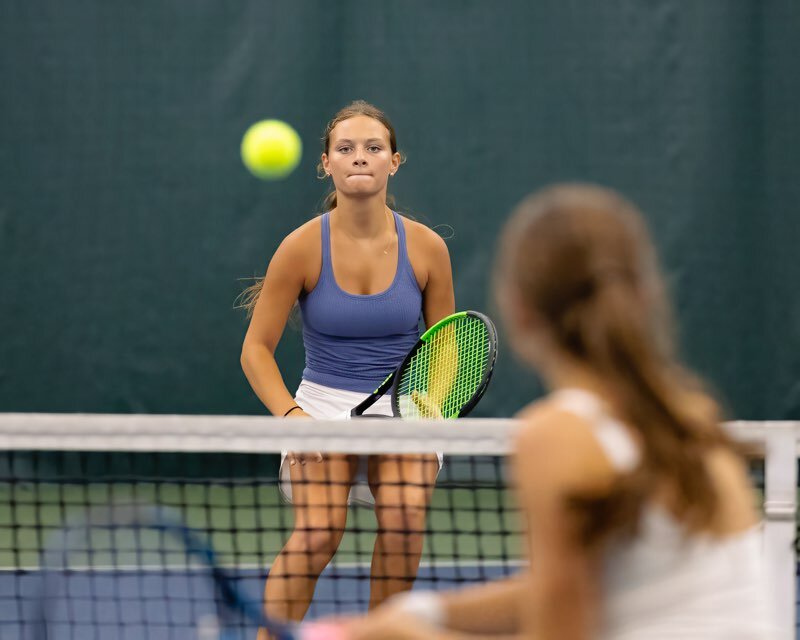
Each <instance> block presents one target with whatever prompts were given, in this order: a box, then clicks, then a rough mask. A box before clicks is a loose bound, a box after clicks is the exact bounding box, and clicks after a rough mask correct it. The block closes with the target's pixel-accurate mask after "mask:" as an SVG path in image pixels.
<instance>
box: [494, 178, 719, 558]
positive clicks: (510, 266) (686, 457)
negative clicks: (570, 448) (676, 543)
mask: <svg viewBox="0 0 800 640" xmlns="http://www.w3.org/2000/svg"><path fill="white" fill-rule="evenodd" d="M498 255H499V260H498V267H497V271H496V277H497V278H498V286H501V287H503V286H505V287H513V289H514V291H515V294H516V296H517V298H518V299H519V300H520V303H521V304H522V305H523V306H525V307H526V308H528V309H530V310H531V311H533V312H534V313H535V314H536V316H537V317H538V318H541V319H542V322H543V324H544V326H545V329H544V331H545V332H546V333H547V335H548V337H549V339H551V340H552V341H554V343H555V344H556V346H557V348H558V349H559V350H560V351H561V352H562V353H565V354H568V355H569V356H570V357H572V358H574V359H576V360H577V361H579V362H582V363H584V364H585V365H587V366H588V367H590V368H591V369H592V370H593V371H595V372H596V373H597V374H599V375H600V376H601V377H602V380H603V381H604V384H605V385H606V388H607V389H608V391H609V393H610V395H611V400H612V402H613V405H614V407H615V409H617V410H618V411H619V412H620V413H621V416H620V417H621V418H622V419H623V420H625V421H626V422H627V423H628V424H629V425H630V426H631V427H632V428H634V429H636V431H637V432H638V433H639V434H640V436H641V441H642V443H643V460H642V464H641V465H639V467H638V468H637V469H636V470H634V471H633V472H631V473H628V474H624V475H622V476H620V477H619V479H618V481H617V482H616V484H615V486H614V488H613V489H612V491H611V492H610V493H609V494H607V495H605V496H600V497H598V496H573V498H572V499H571V500H570V503H571V505H572V506H573V507H575V508H576V513H577V515H578V516H579V522H580V523H581V524H580V525H579V527H580V529H579V531H580V535H581V536H582V538H583V540H584V542H586V543H587V544H590V543H595V542H598V541H600V540H602V539H605V538H606V537H607V535H608V534H610V533H612V532H620V531H626V532H628V533H633V532H634V531H635V530H636V526H637V523H638V521H639V516H640V514H641V509H642V507H643V505H644V503H645V501H646V500H647V499H648V498H649V497H650V496H651V495H652V493H653V491H654V490H655V487H656V483H658V482H660V481H663V480H665V479H666V480H668V481H670V482H671V483H672V484H673V485H674V487H675V490H676V494H677V495H676V497H677V501H676V507H677V509H678V516H679V518H680V519H681V521H682V522H683V523H684V524H685V526H686V527H687V528H688V529H690V530H700V529H702V528H703V527H705V526H707V525H708V524H709V523H710V521H711V518H712V517H713V516H714V514H715V512H716V507H717V504H718V502H717V501H718V496H717V493H716V491H715V489H714V487H713V484H712V480H711V477H710V476H709V474H708V472H707V470H706V467H705V465H704V456H705V453H706V452H707V451H708V450H709V449H710V448H713V447H716V446H731V444H730V441H729V440H728V439H727V437H726V436H725V434H724V432H723V431H722V429H721V427H720V425H719V423H718V409H717V405H716V403H714V402H713V400H711V398H710V396H708V395H707V394H706V393H705V392H704V391H703V389H702V385H701V384H700V382H699V380H698V378H696V377H695V376H694V375H693V374H691V373H689V372H688V371H687V370H685V369H684V368H683V367H681V366H680V364H679V363H678V361H677V359H676V357H675V355H674V348H673V339H672V331H671V322H670V313H669V305H668V304H667V301H666V296H665V294H664V285H663V278H662V277H661V275H660V272H659V269H658V265H657V261H656V257H655V250H654V248H653V245H652V242H651V241H650V238H649V235H648V233H647V230H646V228H645V225H644V222H643V219H642V216H641V214H640V213H639V212H638V211H637V209H636V207H635V206H634V205H633V204H631V203H630V202H628V201H627V200H625V199H624V198H623V197H621V196H620V195H618V194H616V193H614V192H612V191H610V190H607V189H603V188H601V187H596V186H591V185H558V186H555V187H551V188H548V189H546V190H544V191H542V192H540V193H538V194H534V195H532V196H529V197H528V198H527V199H525V200H524V201H523V202H522V203H521V204H520V205H519V206H518V207H517V209H516V210H515V211H514V213H513V215H512V218H511V220H510V221H509V223H508V224H507V226H506V229H505V231H504V233H503V236H502V240H501V244H500V251H499V253H498ZM703 397H705V399H706V400H707V402H702V403H698V402H697V401H696V400H697V399H698V398H703ZM698 404H702V405H703V407H704V408H703V409H702V410H700V409H698ZM709 408H712V409H713V410H711V411H709V410H708V409H709Z"/></svg>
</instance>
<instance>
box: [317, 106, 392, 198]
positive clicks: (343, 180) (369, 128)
mask: <svg viewBox="0 0 800 640" xmlns="http://www.w3.org/2000/svg"><path fill="white" fill-rule="evenodd" d="M322 166H323V167H324V168H325V171H326V172H327V173H329V174H330V175H331V177H332V178H333V183H334V184H335V185H336V189H337V191H339V192H341V193H344V194H346V195H349V196H356V197H357V196H359V195H362V196H370V195H374V194H376V193H380V192H381V191H385V189H386V183H387V181H388V179H389V176H390V175H392V174H394V172H395V171H397V168H398V166H400V154H399V153H392V147H391V145H390V143H389V131H388V130H387V129H386V127H384V126H383V125H382V124H381V123H380V122H378V121H377V120H375V119H374V118H370V117H368V116H354V117H352V118H348V119H347V120H343V121H342V122H340V123H339V124H337V125H336V126H335V127H334V129H333V131H331V136H330V146H329V147H328V153H323V154H322Z"/></svg>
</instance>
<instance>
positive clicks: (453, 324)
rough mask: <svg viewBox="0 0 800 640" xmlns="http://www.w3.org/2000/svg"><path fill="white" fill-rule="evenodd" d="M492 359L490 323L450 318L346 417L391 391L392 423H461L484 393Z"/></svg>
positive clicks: (474, 315)
mask: <svg viewBox="0 0 800 640" xmlns="http://www.w3.org/2000/svg"><path fill="white" fill-rule="evenodd" d="M496 358H497V331H496V330H495V327H494V324H493V323H492V321H491V320H490V319H489V318H487V317H486V316H485V315H483V314H482V313H478V312H477V311H461V312H459V313H454V314H453V315H451V316H447V317H446V318H443V319H442V320H440V321H439V322H437V323H436V324H435V325H433V326H432V327H431V328H430V329H428V330H427V331H426V332H425V333H423V334H422V335H421V336H420V338H419V340H417V343H416V344H415V345H414V347H413V348H412V349H411V351H409V352H408V355H406V357H405V359H404V360H403V362H402V363H401V364H400V366H399V367H398V368H397V369H395V370H394V371H393V372H392V373H390V374H389V375H388V376H387V377H386V379H385V380H384V381H383V382H382V383H381V384H380V386H379V387H378V388H377V389H375V391H373V392H372V393H371V394H370V395H369V397H367V398H366V399H364V400H363V401H362V402H361V403H360V404H359V405H358V406H357V407H355V408H354V409H352V410H351V412H350V416H351V417H358V416H361V415H362V414H363V413H364V411H366V410H367V409H368V408H369V407H371V406H372V405H373V404H375V402H376V401H377V400H378V398H380V397H381V396H383V395H384V394H385V393H386V392H387V391H390V390H391V401H392V414H393V415H394V417H396V418H412V419H414V418H432V419H439V418H444V419H446V418H463V417H464V416H466V415H468V414H469V413H470V411H472V410H473V409H474V408H475V405H477V404H478V401H479V400H480V399H481V397H482V396H483V394H484V393H485V391H486V387H487V386H488V385H489V380H490V379H491V377H492V371H493V370H494V363H495V360H496Z"/></svg>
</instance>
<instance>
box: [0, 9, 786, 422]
mask: <svg viewBox="0 0 800 640" xmlns="http://www.w3.org/2000/svg"><path fill="white" fill-rule="evenodd" d="M798 33H800V5H798V4H797V3H796V2H794V1H793V0H775V1H770V0H749V1H745V0H741V1H736V0H730V1H728V0H714V1H712V0H705V1H703V2H680V1H677V0H668V1H667V0H665V1H660V2H656V1H651V2H644V1H638V0H628V1H621V0H616V1H609V2H603V3H596V2H589V1H588V0H587V1H586V2H578V1H576V0H560V1H558V2H530V1H529V0H518V1H507V2H488V1H478V0H475V1H458V2H457V1H447V2H443V1H440V2H428V1H426V2H421V1H420V2H416V1H414V2H409V1H406V2H372V3H367V2H355V1H342V0H340V1H338V2H316V1H314V2H311V1H299V2H289V1H287V2H270V1H266V0H249V1H245V0H236V1H235V2H223V1H217V2H211V1H203V2H201V1H194V2H191V3H187V2H182V1H179V0H170V1H167V0H151V1H149V2H136V3H133V2H116V1H111V2H106V1H101V0H96V1H95V2H89V1H87V0H76V1H73V2H63V1H62V0H51V1H49V2H44V1H39V2H37V1H35V0H3V2H2V4H0V273H1V274H2V283H1V284H0V305H2V311H0V410H4V411H121V412H130V411H135V412H139V411H143V412H186V413H205V412H211V413H258V412H261V411H262V408H261V407H260V405H259V403H258V402H257V400H256V399H255V398H254V396H253V395H252V393H251V391H250V389H249V387H248V386H247V383H246V381H245V379H244V377H243V375H242V374H241V371H240V369H239V362H238V360H239V348H240V344H241V339H242V337H243V334H244V331H245V327H246V323H245V320H244V318H243V316H242V314H241V313H239V312H237V311H234V310H233V309H232V303H233V300H234V298H235V297H236V295H237V293H238V292H239V291H240V290H241V288H242V286H243V283H242V282H241V281H240V280H239V279H240V278H242V277H246V276H252V275H254V274H260V273H263V271H264V269H265V267H266V264H267V261H268V259H269V256H270V255H271V253H272V252H273V251H274V249H275V247H276V246H277V244H278V242H279V241H280V240H281V238H282V237H283V236H284V235H285V234H286V233H288V232H289V231H290V230H291V229H292V228H294V227H295V226H297V225H298V224H300V223H302V222H303V221H304V220H306V219H308V218H309V217H310V216H312V215H313V214H314V213H315V212H316V211H317V209H318V205H319V202H320V200H321V197H322V196H323V192H324V185H323V184H321V183H320V182H318V181H317V179H316V177H315V164H316V160H317V155H318V152H319V146H318V137H319V135H320V133H321V130H322V128H323V126H324V124H325V122H326V121H327V120H328V119H329V118H330V117H331V116H332V114H333V113H334V112H335V111H336V110H337V109H338V108H339V107H341V106H342V105H344V104H346V103H347V102H349V101H351V100H353V99H355V98H364V99H367V100H370V101H373V102H375V103H376V104H378V105H379V106H381V107H383V108H384V109H386V111H387V112H388V113H389V114H390V116H391V117H392V118H393V120H394V122H395V125H396V128H397V130H398V135H399V141H400V145H401V147H402V148H403V149H404V150H405V152H406V153H407V155H408V163H407V164H406V166H404V167H403V168H402V170H401V172H400V173H399V174H398V177H397V179H396V181H395V182H394V187H393V190H394V192H395V195H396V196H397V198H398V201H399V204H400V206H401V208H402V209H404V210H406V211H408V212H411V213H413V214H414V215H415V216H416V217H417V218H418V219H420V220H423V221H425V222H427V223H429V224H430V225H432V226H439V225H442V229H443V230H444V231H443V232H446V230H447V229H446V227H445V226H444V225H449V226H450V227H452V228H453V229H454V234H453V237H452V238H451V239H450V240H449V241H448V243H449V247H450V251H451V254H452V258H453V266H454V272H455V280H456V295H457V306H458V307H459V308H469V307H473V308H478V309H490V310H491V306H490V302H489V294H488V290H487V273H488V270H489V268H490V264H491V253H492V248H493V247H492V243H493V240H492V239H493V238H494V236H495V235H496V232H497V230H498V228H499V227H500V225H501V223H502V221H503V219H504V217H505V215H506V213H507V212H508V210H509V209H510V208H511V206H512V205H513V204H514V203H515V202H516V201H518V200H519V199H520V198H521V197H522V196H523V195H524V194H525V193H526V192H528V191H530V190H532V189H534V188H536V187H539V186H542V185H544V184H546V183H548V182H551V181H554V180H566V179H569V180H576V179H577V180H591V181H597V182H601V183H604V184H607V185H610V186H612V187H615V188H618V189H621V190H622V191H623V192H625V193H626V194H628V195H629V196H630V197H631V198H633V199H634V200H635V201H636V202H637V203H639V204H640V206H641V207H642V208H643V209H644V210H645V211H646V212H647V215H648V218H649V220H650V223H651V226H652V229H653V231H654V234H655V236H656V239H657V242H658V245H659V248H660V250H661V252H662V257H663V262H664V264H665V267H666V270H667V273H668V275H669V280H670V284H671V287H672V291H673V293H674V297H675V301H676V306H677V309H678V317H679V319H680V321H681V325H682V334H683V340H682V343H683V346H684V349H683V350H684V353H685V355H686V358H687V359H688V361H689V362H690V364H691V365H693V366H694V367H696V368H697V369H698V370H699V371H700V372H701V373H703V374H705V375H706V376H707V377H709V378H710V380H711V381H712V383H713V384H714V385H715V386H716V387H717V388H718V389H719V391H720V392H721V393H722V395H723V396H724V397H725V398H726V399H727V400H728V403H729V405H730V407H731V412H732V413H733V414H734V415H735V416H737V417H741V418H772V419H775V418H782V417H790V416H791V417H794V418H800V299H799V296H798V286H799V285H800V260H798V258H797V255H796V254H797V247H798V246H800V223H799V222H798V219H799V218H798V215H800V214H798V203H800V171H799V170H798V166H799V164H800V151H798V149H800V116H799V115H798V114H799V113H800V73H798V70H797V62H798V60H800V38H798V35H797V34H798ZM265 117H277V118H282V119H285V120H287V121H289V122H290V123H292V124H293V125H294V126H295V127H296V128H297V129H298V131H299V132H300V134H301V135H302V137H303V141H304V144H305V145H306V154H305V156H304V158H303V161H302V163H301V165H300V167H299V169H298V170H297V172H296V173H295V174H293V175H292V176H291V177H290V178H289V179H287V180H286V181H284V182H280V183H274V184H268V183H261V182H258V181H257V180H255V179H253V178H252V177H250V176H249V175H248V174H247V173H246V172H245V171H244V169H243V168H242V166H241V164H240V161H239V157H238V144H239V140H240V137H241V134H242V133H243V131H244V130H245V128H246V127H247V125H248V124H250V123H251V122H253V121H255V120H258V119H261V118H265ZM278 355H279V360H280V363H281V365H282V368H283V370H284V372H285V375H286V378H287V381H288V382H289V383H290V384H291V385H292V386H293V385H294V384H296V383H297V381H298V378H299V374H300V371H301V369H302V347H301V343H300V336H299V333H298V332H296V331H291V330H290V331H288V332H287V334H286V336H285V338H284V341H283V343H282V344H281V346H280V348H279V352H278ZM520 373H521V370H520V369H519V368H518V365H517V364H515V363H514V362H513V361H512V359H511V357H510V354H509V353H508V352H507V351H503V352H501V359H500V361H499V368H498V373H497V377H496V380H495V382H494V385H493V387H492V388H491V389H490V391H489V393H488V394H487V397H486V399H485V401H484V402H483V403H482V405H481V406H480V411H479V413H480V414H481V415H500V416H505V415H510V414H511V413H512V412H513V411H514V410H516V409H517V408H518V407H519V406H520V405H522V404H523V403H524V402H525V401H526V400H528V399H529V398H531V397H533V396H534V395H536V394H538V393H539V392H540V389H539V386H538V384H537V382H536V381H535V379H534V378H533V377H532V376H529V375H520Z"/></svg>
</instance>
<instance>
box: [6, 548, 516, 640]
mask: <svg viewBox="0 0 800 640" xmlns="http://www.w3.org/2000/svg"><path fill="white" fill-rule="evenodd" d="M509 572H510V570H509V568H508V567H507V566H506V567H504V566H502V565H499V564H498V565H465V564H457V565H440V564H437V565H435V566H431V565H423V566H421V567H420V571H419V575H418V579H417V583H416V587H415V588H422V589H450V588H454V587H456V586H459V585H464V584H465V583H466V582H476V581H485V580H490V579H494V578H500V577H502V576H504V575H508V574H509ZM229 575H233V576H234V578H235V582H236V584H237V585H238V586H239V588H240V589H241V591H242V593H243V594H244V595H245V596H246V597H247V598H249V599H251V600H252V601H255V602H258V601H260V599H261V594H262V591H263V588H264V580H265V579H266V572H263V571H259V570H258V569H240V570H237V571H229ZM368 576H369V567H368V566H357V565H354V566H345V567H342V566H338V567H336V568H328V569H327V570H326V571H325V572H324V573H323V574H322V577H321V578H320V580H319V582H318V583H317V589H316V592H315V595H314V601H313V602H312V605H311V609H310V611H309V613H308V616H307V617H306V619H315V618H319V617H323V616H330V615H334V614H342V613H355V612H359V611H364V610H365V609H366V603H367V602H368V601H369V579H368ZM56 582H57V583H58V584H57V585H56V584H55V583H56ZM48 589H49V590H51V594H50V596H49V599H48V600H47V601H46V602H47V603H48V604H46V605H45V606H42V602H43V599H42V594H43V593H46V592H48ZM65 594H67V595H65ZM216 602H217V600H216V594H215V587H214V582H213V580H211V579H210V577H209V574H208V571H207V570H204V569H202V568H198V569H194V568H190V569H172V570H168V571H165V570H164V569H153V570H143V569H131V570H121V571H120V570H109V571H107V572H103V571H95V572H93V573H92V574H91V575H89V574H88V573H85V572H80V571H75V572H73V573H71V574H70V575H68V576H62V575H59V576H55V577H50V578H49V579H48V580H47V586H45V580H44V578H43V574H42V573H41V572H40V571H37V570H28V571H17V572H13V571H7V570H6V571H0V623H1V624H0V638H2V640H16V639H17V638H19V639H23V638H24V639H25V640H28V638H30V637H31V636H30V635H26V634H30V633H31V631H30V629H31V628H30V626H29V625H30V623H31V621H32V620H33V619H36V618H38V617H39V612H41V611H42V610H45V611H46V616H47V619H48V627H47V629H48V635H47V638H58V639H59V640H60V639H62V638H63V639H71V638H75V639H76V640H77V639H81V640H82V639H84V638H85V639H92V638H102V639H103V640H117V639H119V640H134V639H137V640H143V639H147V640H151V639H152V640H189V639H192V640H197V639H198V638H202V637H203V635H202V634H203V631H202V627H203V626H204V625H208V624H209V621H210V620H212V619H214V618H215V617H216V614H217V606H216ZM145 621H146V623H145ZM233 625H234V626H235V627H236V632H235V633H234V634H233V635H232V637H233V638H239V637H241V638H250V639H252V638H254V637H255V626H254V625H253V624H251V623H250V622H249V621H245V622H243V621H242V620H241V619H240V618H238V617H234V621H233ZM198 627H201V629H200V631H198ZM37 640H38V639H37Z"/></svg>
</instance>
